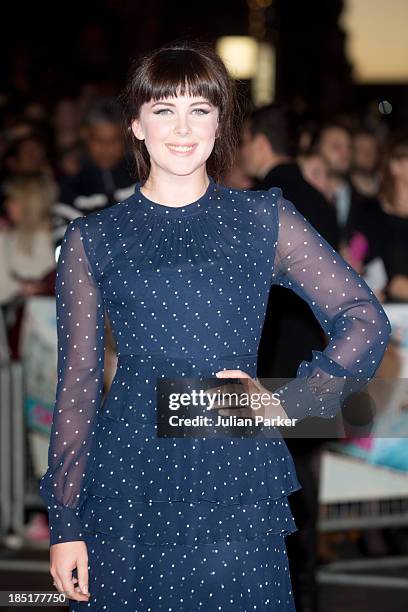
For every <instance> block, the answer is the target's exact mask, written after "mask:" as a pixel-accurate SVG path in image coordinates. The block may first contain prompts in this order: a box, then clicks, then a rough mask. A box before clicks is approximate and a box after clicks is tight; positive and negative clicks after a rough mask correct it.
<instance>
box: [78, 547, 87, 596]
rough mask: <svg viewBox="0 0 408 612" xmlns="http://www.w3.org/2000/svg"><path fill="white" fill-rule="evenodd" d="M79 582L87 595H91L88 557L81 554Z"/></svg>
mask: <svg viewBox="0 0 408 612" xmlns="http://www.w3.org/2000/svg"><path fill="white" fill-rule="evenodd" d="M77 570H78V572H77V573H78V584H79V587H80V589H81V591H82V593H84V594H85V595H89V591H88V557H86V556H85V557H83V556H81V558H80V559H78V562H77Z"/></svg>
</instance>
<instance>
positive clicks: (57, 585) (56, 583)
mask: <svg viewBox="0 0 408 612" xmlns="http://www.w3.org/2000/svg"><path fill="white" fill-rule="evenodd" d="M53 585H54V586H55V588H56V589H57V591H58V592H59V593H62V592H63V591H64V589H63V586H62V582H61V580H60V579H59V577H58V576H57V574H55V576H53Z"/></svg>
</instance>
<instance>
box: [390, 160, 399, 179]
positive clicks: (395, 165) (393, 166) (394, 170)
mask: <svg viewBox="0 0 408 612" xmlns="http://www.w3.org/2000/svg"><path fill="white" fill-rule="evenodd" d="M389 164H390V172H391V174H392V176H398V174H399V171H400V163H399V159H391V160H390V162H389Z"/></svg>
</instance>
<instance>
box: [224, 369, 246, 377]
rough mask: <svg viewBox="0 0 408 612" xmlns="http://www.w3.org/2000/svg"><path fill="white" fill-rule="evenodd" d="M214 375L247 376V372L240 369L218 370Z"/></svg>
mask: <svg viewBox="0 0 408 612" xmlns="http://www.w3.org/2000/svg"><path fill="white" fill-rule="evenodd" d="M216 376H217V378H249V374H247V373H246V372H243V371H242V370H220V371H219V372H217V373H216Z"/></svg>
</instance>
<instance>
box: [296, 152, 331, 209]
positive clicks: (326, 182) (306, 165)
mask: <svg viewBox="0 0 408 612" xmlns="http://www.w3.org/2000/svg"><path fill="white" fill-rule="evenodd" d="M300 167H301V170H302V174H303V176H304V178H305V180H306V181H307V182H308V183H310V184H311V185H313V187H314V188H315V189H318V190H319V191H321V192H322V193H323V195H324V196H325V197H326V198H328V199H330V198H331V195H332V193H331V181H330V177H329V171H328V167H327V163H326V162H325V160H324V159H323V158H322V156H321V155H313V156H310V157H306V158H302V159H301V160H300Z"/></svg>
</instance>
